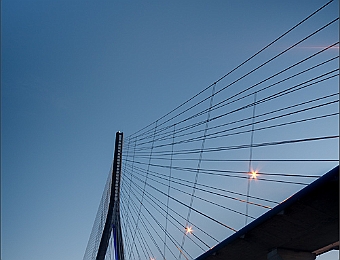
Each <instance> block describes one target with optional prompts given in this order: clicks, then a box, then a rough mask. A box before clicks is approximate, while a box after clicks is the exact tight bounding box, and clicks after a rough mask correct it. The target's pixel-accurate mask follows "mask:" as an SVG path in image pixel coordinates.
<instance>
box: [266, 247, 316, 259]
mask: <svg viewBox="0 0 340 260" xmlns="http://www.w3.org/2000/svg"><path fill="white" fill-rule="evenodd" d="M315 258H316V255H315V254H313V253H310V252H300V251H294V250H288V249H282V248H277V249H274V250H272V251H271V252H270V253H268V255H267V259H268V260H314V259H315Z"/></svg>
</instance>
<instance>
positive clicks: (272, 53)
mask: <svg viewBox="0 0 340 260" xmlns="http://www.w3.org/2000/svg"><path fill="white" fill-rule="evenodd" d="M332 2H333V1H329V2H327V3H326V4H324V5H323V6H321V7H320V8H319V9H318V10H315V12H313V13H312V14H310V15H309V16H308V17H306V18H305V19H303V20H302V21H301V22H299V23H298V24H296V25H295V26H293V27H292V28H290V29H289V30H287V31H286V32H284V33H283V34H281V35H280V36H279V37H278V38H276V39H274V40H273V41H272V42H271V43H269V44H268V45H266V46H265V47H263V48H262V49H261V50H259V51H258V52H257V53H255V54H254V55H253V56H251V57H250V58H248V59H247V60H245V61H244V62H243V63H241V64H240V65H238V66H236V67H235V68H234V69H233V70H231V71H229V72H227V73H226V74H225V75H224V76H222V77H221V78H220V79H218V80H216V81H215V82H213V83H212V84H211V85H209V86H207V87H206V88H205V89H203V90H202V91H200V92H199V93H197V94H196V95H194V96H193V97H192V98H190V99H188V100H187V101H185V102H184V103H182V104H180V105H179V106H177V107H176V108H174V109H173V110H171V111H169V113H167V114H165V115H164V116H162V117H160V118H158V119H157V120H156V121H154V122H152V123H151V124H149V125H147V126H146V127H144V128H142V129H140V130H139V131H137V132H135V133H133V134H130V135H128V136H126V137H124V138H123V133H121V132H118V133H117V134H116V144H115V155H114V159H113V163H112V168H111V170H110V172H109V177H108V180H107V183H106V186H105V188H104V192H103V196H102V199H101V202H100V205H99V209H98V212H97V216H96V219H95V222H94V225H93V229H92V232H91V235H90V239H89V242H88V245H87V248H86V251H85V256H84V259H214V260H215V259H216V260H217V259H245V260H247V259H268V260H276V259H291V258H293V259H315V257H316V256H317V255H320V254H322V253H324V252H327V251H329V250H332V249H338V248H339V168H338V166H337V165H338V161H339V41H338V37H337V36H336V35H333V37H330V36H329V35H332V33H333V34H334V32H335V31H336V32H337V31H338V26H339V17H328V16H325V15H322V13H323V12H324V11H325V10H327V8H333V7H332ZM320 38H322V39H323V45H322V46H320V43H319V42H318V39H320ZM282 46H288V47H285V48H283V47H282ZM300 47H303V48H300Z"/></svg>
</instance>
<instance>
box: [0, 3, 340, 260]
mask: <svg viewBox="0 0 340 260" xmlns="http://www.w3.org/2000/svg"><path fill="white" fill-rule="evenodd" d="M324 3H325V1H321V0H312V1H310V0H308V1H307V0H300V1H293V0H288V1H269V0H261V1H245V0H241V1H222V0H216V1H206V0H205V1H203V0H198V1H193V0H188V1H178V0H175V1H163V0H162V1H147V0H146V1H116V0H115V1H113V0H110V1H109V0H100V1H87V0H86V1H78V0H77V1H76V0H72V1H65V0H61V1H50V0H44V1H43V0H32V1H23V0H21V1H19V0H12V1H1V26H2V28H1V64H2V68H1V200H2V202H1V204H2V205H1V207H2V209H1V218H2V223H1V225H2V226H1V235H2V238H1V240H2V241H1V243H2V245H1V246H2V250H1V257H2V260H17V259H25V260H30V259H50V260H54V259H65V260H67V259H82V257H83V255H84V252H85V248H86V245H87V241H88V239H89V235H90V232H91V229H92V225H93V221H94V218H95V215H96V211H97V208H98V205H99V202H100V198H101V195H102V192H103V189H104V185H105V182H106V178H107V175H108V172H109V170H110V165H111V161H112V157H113V146H114V137H115V132H116V131H119V130H120V131H123V132H124V134H125V135H129V134H132V133H134V132H136V131H137V130H139V129H141V128H142V127H144V126H145V125H147V124H149V123H150V122H153V121H155V120H156V119H157V118H159V117H160V116H162V115H164V114H165V113H167V112H168V111H170V110H171V109H173V108H174V107H175V106H177V105H179V104H180V103H182V102H184V101H185V100H187V99H189V98H190V97H191V96H193V95H194V94H196V93H197V92H199V91H200V90H202V89H203V88H205V87H206V86H208V85H210V84H211V83H212V82H214V81H215V80H216V79H218V78H220V77H221V76H222V75H224V74H225V73H226V72H227V71H228V70H230V69H232V68H234V67H235V66H237V65H238V64H240V63H241V62H243V61H244V60H245V59H247V58H248V57H250V56H251V55H252V54H254V53H255V52H256V51H258V50H259V49H261V48H262V47H263V46H265V45H266V44H268V43H269V42H270V41H272V40H273V39H274V38H276V37H278V36H279V35H280V34H281V33H283V32H284V31H286V30H288V29H289V28H291V27H292V26H294V25H295V24H296V23H298V22H299V21H301V20H302V19H303V18H305V17H306V16H307V15H309V14H310V13H312V12H313V11H315V10H316V9H317V8H319V7H320V6H321V5H323V4H324ZM338 10H339V1H334V3H332V8H330V9H329V10H328V11H327V12H326V13H325V14H324V16H334V15H338V12H339V11H338ZM334 33H338V31H334ZM337 38H338V37H337ZM320 44H322V39H321V40H320ZM317 259H320V260H321V259H323V260H331V259H338V251H335V252H331V253H329V254H327V255H324V256H321V257H318V258H317Z"/></svg>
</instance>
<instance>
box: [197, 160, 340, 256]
mask: <svg viewBox="0 0 340 260" xmlns="http://www.w3.org/2000/svg"><path fill="white" fill-rule="evenodd" d="M331 244H333V246H334V245H335V247H337V248H338V247H339V166H337V167H336V168H334V169H333V170H331V171H329V172H328V173H327V174H325V175H324V176H322V177H321V178H319V179H318V180H316V181H315V182H313V183H312V184H310V185H309V186H307V187H305V188H304V189H302V190H301V191H299V192H298V193H296V194H295V195H293V196H292V197H290V198H289V199H287V200H286V201H284V202H283V203H281V204H280V205H278V206H277V207H275V208H273V209H272V210H270V211H269V212H267V213H266V214H264V215H262V216H261V217H260V218H258V219H256V220H254V221H253V222H252V223H250V224H249V225H247V226H246V227H244V228H243V229H241V230H240V231H239V232H237V233H235V234H234V235H232V236H230V237H229V238H227V239H226V240H224V241H222V242H221V243H220V244H218V245H217V246H215V247H214V248H212V249H211V250H209V251H207V252H206V253H204V254H203V255H201V256H200V257H198V258H197V260H203V259H206V260H219V259H229V260H233V259H243V260H250V259H258V260H262V259H264V260H266V259H267V257H268V253H269V252H271V251H272V250H274V249H276V248H282V249H288V250H291V251H292V252H294V251H295V252H297V251H299V252H310V253H314V254H320V253H322V252H323V251H325V250H329V249H332V246H330V247H328V248H327V246H329V245H331ZM324 247H326V249H324V250H323V249H322V248H324Z"/></svg>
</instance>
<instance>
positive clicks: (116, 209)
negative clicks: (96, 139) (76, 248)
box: [96, 132, 124, 260]
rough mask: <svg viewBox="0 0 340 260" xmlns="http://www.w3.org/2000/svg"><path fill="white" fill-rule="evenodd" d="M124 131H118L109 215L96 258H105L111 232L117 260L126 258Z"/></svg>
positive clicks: (101, 259)
mask: <svg viewBox="0 0 340 260" xmlns="http://www.w3.org/2000/svg"><path fill="white" fill-rule="evenodd" d="M122 149H123V133H122V132H117V133H116V141H115V151H114V159H113V167H112V176H111V177H112V181H111V194H110V202H109V208H108V212H107V217H106V221H105V225H104V229H103V233H102V236H101V240H100V244H99V248H98V252H97V256H96V260H104V259H105V255H106V251H107V248H108V245H109V241H110V236H111V233H112V234H113V239H114V250H115V258H116V260H124V246H123V238H122V229H121V226H120V205H119V201H120V195H119V194H120V193H119V192H120V179H121V168H122Z"/></svg>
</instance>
